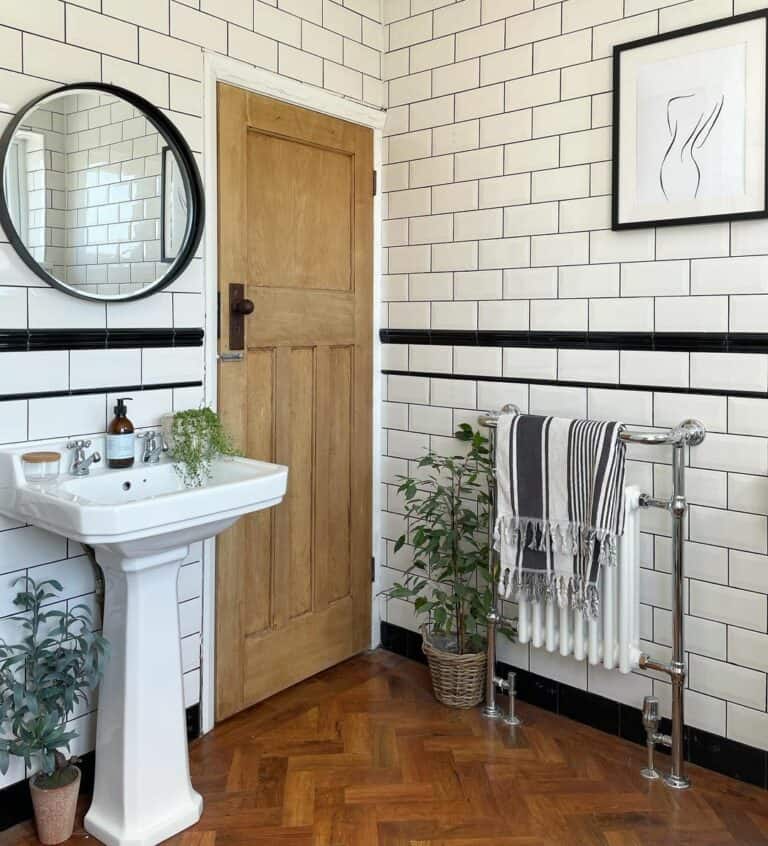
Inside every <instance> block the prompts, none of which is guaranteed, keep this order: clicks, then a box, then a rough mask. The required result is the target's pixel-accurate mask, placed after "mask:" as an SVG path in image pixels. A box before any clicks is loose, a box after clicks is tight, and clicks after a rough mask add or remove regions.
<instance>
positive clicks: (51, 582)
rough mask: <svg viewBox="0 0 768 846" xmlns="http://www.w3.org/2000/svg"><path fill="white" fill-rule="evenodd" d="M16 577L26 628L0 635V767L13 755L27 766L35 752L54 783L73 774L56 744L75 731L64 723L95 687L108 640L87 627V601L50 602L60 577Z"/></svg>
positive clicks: (46, 781)
mask: <svg viewBox="0 0 768 846" xmlns="http://www.w3.org/2000/svg"><path fill="white" fill-rule="evenodd" d="M20 583H21V584H22V585H23V587H22V588H21V589H20V590H19V591H18V593H17V594H16V597H15V598H14V601H13V602H14V605H15V606H16V607H17V608H18V609H19V611H20V612H23V613H24V615H25V616H24V617H23V618H22V619H21V622H20V625H21V628H22V630H23V631H24V632H25V634H24V636H23V637H22V639H21V642H20V643H16V644H8V643H6V642H5V641H4V640H3V639H0V772H1V773H6V772H7V771H8V767H9V766H10V756H11V755H15V756H18V757H20V758H23V759H24V762H25V764H26V766H27V767H32V766H33V763H34V761H35V759H38V760H39V762H40V766H41V769H42V772H43V774H44V775H45V778H44V779H43V784H42V786H45V787H57V786H59V785H60V784H64V783H67V781H68V780H71V778H72V773H71V768H70V763H71V761H70V759H68V758H67V757H66V756H65V755H64V754H63V753H62V752H61V751H60V750H61V749H67V750H69V745H70V743H71V741H72V740H74V739H75V738H76V737H77V736H78V735H77V732H76V731H72V730H70V729H68V728H67V723H68V721H69V718H70V716H71V715H72V713H73V712H74V711H75V709H76V708H78V707H79V706H80V705H81V703H85V702H87V700H88V695H89V693H90V691H92V690H94V689H95V688H96V687H97V685H98V683H99V680H100V678H101V675H102V673H103V669H104V665H105V663H106V661H107V659H108V656H109V644H108V642H107V641H106V640H105V638H103V637H102V636H101V635H100V634H97V633H96V632H94V631H93V630H92V628H93V627H92V619H91V612H90V609H89V608H88V607H87V606H86V605H75V606H73V607H71V608H68V609H67V610H65V611H63V610H61V609H60V608H57V607H55V605H54V606H52V607H47V606H51V603H52V601H55V600H57V599H58V598H59V597H58V596H57V594H59V593H61V591H62V586H61V584H60V583H59V582H58V581H56V580H55V579H47V580H45V581H41V582H35V581H34V579H31V578H29V577H28V576H23V577H21V578H20V579H17V580H16V581H15V582H14V583H13V584H14V586H16V585H18V584H20Z"/></svg>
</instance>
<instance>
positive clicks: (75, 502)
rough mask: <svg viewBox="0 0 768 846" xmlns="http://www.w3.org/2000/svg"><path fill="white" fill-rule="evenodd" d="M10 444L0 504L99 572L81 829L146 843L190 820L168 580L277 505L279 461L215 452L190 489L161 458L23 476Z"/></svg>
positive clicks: (123, 843)
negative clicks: (97, 662) (89, 769)
mask: <svg viewBox="0 0 768 846" xmlns="http://www.w3.org/2000/svg"><path fill="white" fill-rule="evenodd" d="M23 451H24V450H19V451H16V452H14V451H8V452H0V514H5V515H6V516H9V517H12V518H15V519H17V520H23V521H25V522H28V523H32V524H33V525H36V526H39V527H41V528H44V529H48V530H49V531H52V532H56V533H58V534H61V535H65V536H67V537H69V538H72V539H73V540H76V541H79V542H80V543H85V544H89V545H90V546H93V547H94V548H95V550H96V558H97V560H98V562H99V564H100V565H101V567H102V569H103V570H104V574H105V581H106V598H105V608H104V624H103V629H104V635H105V636H106V637H107V638H108V639H109V641H110V643H111V645H112V657H111V659H110V661H109V663H108V664H107V667H106V670H105V673H104V679H103V681H102V683H101V687H100V693H99V713H98V721H97V730H96V782H95V789H94V795H93V803H92V805H91V808H90V810H89V811H88V814H87V816H86V818H85V827H86V829H87V830H88V831H89V832H90V833H91V834H93V835H94V836H95V837H97V838H98V839H99V840H101V841H103V842H104V843H106V844H107V846H153V844H156V843H160V842H161V841H162V840H166V839H167V838H169V837H171V836H172V835H173V834H176V833H177V832H179V831H181V830H182V829H184V828H187V827H188V826H190V825H193V824H194V823H195V822H197V820H198V819H199V818H200V814H201V812H202V807H203V801H202V798H201V797H200V795H199V794H198V793H196V792H195V790H194V789H193V788H192V784H191V782H190V779H189V761H188V756H187V742H186V731H185V720H184V698H183V689H182V678H181V650H180V644H179V621H178V612H177V605H176V582H177V577H178V572H179V567H180V565H181V562H182V561H183V560H184V559H185V558H186V556H187V553H188V548H189V544H190V543H193V542H194V541H198V540H202V539H203V538H208V537H212V536H213V535H216V534H218V533H219V532H222V531H224V530H225V529H227V528H228V527H229V526H231V525H232V524H233V523H234V522H235V521H236V520H237V519H238V517H241V516H242V515H243V514H247V513H249V512H252V511H258V510H260V509H263V508H268V507H270V506H272V505H276V504H277V503H279V502H280V501H281V500H282V498H283V495H284V494H285V490H286V483H287V476H288V471H287V468H285V467H281V466H278V465H275V464H265V463H263V462H259V461H250V460H248V459H241V458H235V459H222V460H220V461H218V462H217V463H216V465H215V466H214V469H213V477H212V478H211V480H210V482H209V483H208V484H206V485H205V486H204V487H202V488H197V489H188V488H185V487H184V485H183V484H182V483H181V481H180V479H179V477H178V475H177V474H176V472H175V470H174V468H173V465H172V464H170V463H167V462H163V463H161V464H157V465H140V466H137V467H134V468H132V469H130V470H104V469H99V470H92V475H90V476H88V477H84V478H74V477H72V476H69V475H63V476H61V477H60V478H59V479H58V480H57V481H56V482H52V483H48V484H43V485H39V484H34V485H33V484H28V483H27V482H26V481H25V479H24V474H23V472H22V468H21V460H20V455H21V452H23Z"/></svg>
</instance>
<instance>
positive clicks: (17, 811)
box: [0, 704, 200, 831]
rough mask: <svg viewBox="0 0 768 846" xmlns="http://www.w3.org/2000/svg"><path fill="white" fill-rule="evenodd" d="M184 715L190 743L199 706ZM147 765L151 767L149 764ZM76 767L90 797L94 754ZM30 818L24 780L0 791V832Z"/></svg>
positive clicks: (197, 728)
mask: <svg viewBox="0 0 768 846" xmlns="http://www.w3.org/2000/svg"><path fill="white" fill-rule="evenodd" d="M186 714H187V740H189V741H192V740H194V739H195V738H197V737H200V705H199V704H197V705H191V706H190V707H189V708H187V712H186ZM148 765H149V766H151V762H149V764H148ZM78 766H79V767H80V771H81V772H82V774H83V775H82V780H81V782H80V795H81V796H90V795H91V793H93V781H94V773H95V766H96V755H95V753H93V752H89V753H88V754H87V755H83V757H82V758H81V759H80V763H79V764H78ZM32 816H33V810H32V799H31V798H30V795H29V785H28V784H27V780H26V779H24V780H23V781H18V782H16V784H12V785H11V786H10V787H6V788H4V789H3V790H0V831H5V830H6V829H9V828H11V827H12V826H14V825H18V824H19V823H22V822H26V821H27V820H31V819H32Z"/></svg>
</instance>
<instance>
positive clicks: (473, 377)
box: [381, 370, 768, 399]
mask: <svg viewBox="0 0 768 846" xmlns="http://www.w3.org/2000/svg"><path fill="white" fill-rule="evenodd" d="M381 374H382V375H383V376H416V377H421V378H424V379H456V380H458V381H460V382H505V383H508V384H510V385H544V386H548V387H554V388H599V389H601V390H605V391H645V392H646V393H655V394H691V395H692V396H708V397H711V396H716V397H744V398H745V399H768V391H736V390H732V389H730V388H727V389H726V388H686V387H673V386H669V385H629V384H625V383H623V382H577V381H575V380H574V381H571V380H570V379H527V378H518V377H516V376H484V375H481V374H471V373H432V372H431V371H426V370H382V371H381Z"/></svg>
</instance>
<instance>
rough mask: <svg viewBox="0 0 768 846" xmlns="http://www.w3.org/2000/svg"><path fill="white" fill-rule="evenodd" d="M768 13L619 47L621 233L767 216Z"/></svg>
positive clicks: (616, 147) (616, 205) (617, 196)
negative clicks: (767, 79)
mask: <svg viewBox="0 0 768 846" xmlns="http://www.w3.org/2000/svg"><path fill="white" fill-rule="evenodd" d="M767 32H768V10H761V11H759V12H753V13H749V14H746V15H739V16H737V17H732V18H726V19H723V20H718V21H714V22H712V23H707V24H701V25H698V26H693V27H688V28H686V29H680V30H676V31H674V32H668V33H664V34H663V35H657V36H652V37H650V38H643V39H641V40H639V41H633V42H629V43H627V44H620V45H617V46H616V47H614V53H613V72H614V77H613V78H614V93H613V214H612V226H613V228H614V229H628V228H636V227H642V226H664V225H671V224H682V223H699V222H701V223H703V222H712V221H717V220H733V219H735V218H751V217H766V216H768V190H767V189H766V178H767V176H768V168H767V167H766V115H767V112H766V96H767V92H768V86H767V84H766V44H767V42H768V38H767V37H766V33H767Z"/></svg>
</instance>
